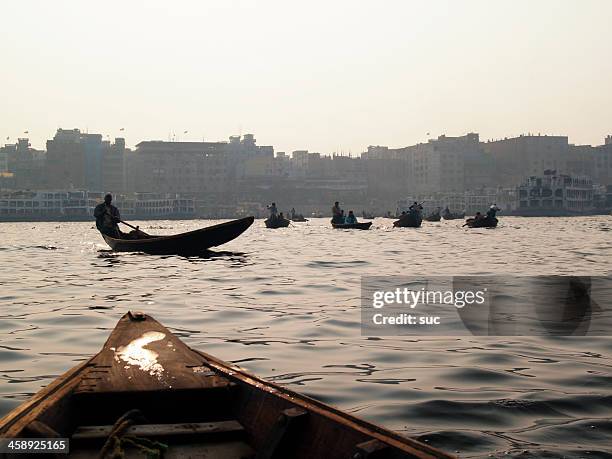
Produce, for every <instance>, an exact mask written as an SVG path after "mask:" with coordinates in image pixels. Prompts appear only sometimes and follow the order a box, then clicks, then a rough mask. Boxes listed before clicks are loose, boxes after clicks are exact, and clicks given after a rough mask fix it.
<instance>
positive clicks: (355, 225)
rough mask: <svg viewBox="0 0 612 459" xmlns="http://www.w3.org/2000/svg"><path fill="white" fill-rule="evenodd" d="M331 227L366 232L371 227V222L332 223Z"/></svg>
mask: <svg viewBox="0 0 612 459" xmlns="http://www.w3.org/2000/svg"><path fill="white" fill-rule="evenodd" d="M332 226H333V227H334V228H336V229H359V230H367V229H370V226H372V222H362V223H332Z"/></svg>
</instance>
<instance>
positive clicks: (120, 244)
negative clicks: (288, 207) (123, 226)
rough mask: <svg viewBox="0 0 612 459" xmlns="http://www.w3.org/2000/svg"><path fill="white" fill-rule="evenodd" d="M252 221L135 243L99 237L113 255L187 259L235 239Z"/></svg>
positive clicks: (233, 221)
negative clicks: (118, 253) (164, 256)
mask: <svg viewBox="0 0 612 459" xmlns="http://www.w3.org/2000/svg"><path fill="white" fill-rule="evenodd" d="M254 220H255V218H254V217H246V218H241V219H239V220H232V221H230V222H225V223H220V224H218V225H213V226H209V227H207V228H202V229H199V230H195V231H189V232H188V233H181V234H174V235H172V236H152V235H141V236H140V237H139V238H138V239H116V238H114V237H111V236H108V235H106V234H103V235H102V237H104V240H105V241H106V243H107V244H108V245H109V246H110V247H111V248H112V249H113V250H115V251H117V252H145V253H150V254H154V255H174V254H179V255H189V254H198V253H202V252H204V251H205V250H206V249H209V248H210V247H216V246H218V245H221V244H225V243H226V242H229V241H231V240H232V239H236V238H237V237H238V236H240V235H241V234H242V233H244V232H245V231H246V230H247V228H248V227H249V226H251V225H252V224H253V221H254Z"/></svg>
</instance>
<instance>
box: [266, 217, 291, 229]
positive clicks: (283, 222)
mask: <svg viewBox="0 0 612 459" xmlns="http://www.w3.org/2000/svg"><path fill="white" fill-rule="evenodd" d="M264 223H265V224H266V228H270V229H276V228H287V227H288V226H289V224H290V223H291V221H290V220H287V219H286V218H275V219H274V220H272V219H270V218H268V219H267V220H265V221H264Z"/></svg>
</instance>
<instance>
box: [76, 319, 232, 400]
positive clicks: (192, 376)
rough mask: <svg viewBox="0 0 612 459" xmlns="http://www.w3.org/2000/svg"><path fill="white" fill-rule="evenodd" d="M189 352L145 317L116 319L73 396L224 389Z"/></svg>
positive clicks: (224, 384) (221, 381)
mask: <svg viewBox="0 0 612 459" xmlns="http://www.w3.org/2000/svg"><path fill="white" fill-rule="evenodd" d="M203 362H204V359H203V358H202V356H200V355H199V354H197V353H196V352H194V351H192V350H191V349H190V348H189V347H188V346H187V345H185V344H184V343H183V342H182V341H181V340H179V339H178V338H177V337H176V336H174V335H173V334H172V333H170V331H168V329H166V328H165V327H164V326H163V325H161V324H160V323H159V322H157V321H155V320H154V319H152V318H150V317H147V316H145V315H139V314H137V313H134V314H126V315H125V316H123V317H122V318H121V320H120V321H119V323H118V324H117V327H115V329H114V330H113V332H112V333H111V335H110V336H109V338H108V340H107V341H106V343H105V344H104V347H103V349H102V351H100V353H99V354H98V355H96V356H95V357H94V358H93V359H92V361H91V366H90V367H89V368H88V369H87V371H86V372H85V373H84V375H83V377H82V379H81V384H79V387H78V388H77V390H76V393H86V392H90V393H91V392H93V393H104V392H113V393H117V392H148V391H159V390H165V391H167V390H177V389H179V390H180V389H206V388H218V387H227V386H229V384H230V383H229V381H228V380H227V379H225V378H223V377H220V376H218V375H217V374H216V373H215V372H211V371H210V368H208V367H203V366H202V364H203Z"/></svg>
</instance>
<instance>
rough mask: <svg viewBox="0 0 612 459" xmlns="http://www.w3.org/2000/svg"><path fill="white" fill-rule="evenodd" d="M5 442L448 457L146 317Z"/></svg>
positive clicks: (114, 450)
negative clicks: (191, 342)
mask: <svg viewBox="0 0 612 459" xmlns="http://www.w3.org/2000/svg"><path fill="white" fill-rule="evenodd" d="M0 437H2V438H28V439H29V438H35V437H38V438H41V437H42V438H67V439H69V441H70V456H71V457H79V458H81V457H82V458H89V457H99V458H108V457H126V458H131V457H145V456H146V457H150V456H157V457H185V458H186V457H210V458H213V457H214V458H225V459H232V458H296V459H306V458H323V459H325V458H330V459H331V458H340V457H343V458H363V459H365V458H422V459H425V458H428V459H433V458H439V459H442V458H450V457H451V456H450V455H448V454H446V453H443V452H441V451H439V450H436V449H435V448H433V447H431V446H428V445H426V444H423V443H420V442H418V441H416V440H413V439H410V438H408V437H404V436H402V435H400V434H398V433H395V432H392V431H390V430H387V429H385V428H383V427H379V426H377V425H374V424H371V423H369V422H366V421H363V420H361V419H359V418H357V417H354V416H352V415H350V414H347V413H345V412H343V411H341V410H339V409H337V408H332V407H330V406H328V405H325V404H324V403H322V402H319V401H317V400H314V399H311V398H309V397H306V396H304V395H301V394H299V393H296V392H293V391H291V390H289V389H287V388H285V387H282V386H279V385H276V384H273V383H270V382H268V381H265V380H263V379H261V378H258V377H257V376H254V375H251V374H249V373H247V372H246V371H244V370H242V369H241V368H239V367H237V366H235V365H232V364H230V363H227V362H224V361H223V360H220V359H218V358H216V357H213V356H212V355H209V354H205V353H204V352H200V351H197V350H194V349H191V348H189V347H188V346H187V345H185V344H184V343H183V342H182V341H180V340H179V339H178V338H177V337H176V336H175V335H173V334H172V333H171V332H170V331H169V330H168V329H167V328H165V327H164V326H163V325H161V324H160V323H159V322H157V321H156V320H155V319H153V318H152V317H150V316H147V315H145V314H142V313H131V312H130V313H128V314H126V315H124V316H123V317H122V318H121V320H120V321H119V323H118V324H117V326H116V327H115V329H114V330H113V332H112V333H111V335H110V337H109V338H108V340H107V341H106V343H105V344H104V347H103V348H102V350H101V351H100V352H99V353H98V354H97V355H95V356H94V357H92V358H91V359H89V360H86V361H85V362H83V363H81V364H79V365H77V366H76V367H74V368H73V369H72V370H69V371H68V372H67V373H65V374H64V375H62V376H60V377H59V378H57V379H56V380H55V381H54V382H52V383H51V384H49V385H48V386H47V387H45V388H44V389H42V390H41V391H40V392H38V393H37V394H36V395H34V396H33V397H32V398H31V399H30V400H28V401H26V402H24V403H23V404H21V405H20V406H18V407H17V408H15V409H14V410H13V411H11V412H10V413H9V414H7V415H6V416H4V417H3V418H2V419H0Z"/></svg>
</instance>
